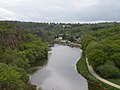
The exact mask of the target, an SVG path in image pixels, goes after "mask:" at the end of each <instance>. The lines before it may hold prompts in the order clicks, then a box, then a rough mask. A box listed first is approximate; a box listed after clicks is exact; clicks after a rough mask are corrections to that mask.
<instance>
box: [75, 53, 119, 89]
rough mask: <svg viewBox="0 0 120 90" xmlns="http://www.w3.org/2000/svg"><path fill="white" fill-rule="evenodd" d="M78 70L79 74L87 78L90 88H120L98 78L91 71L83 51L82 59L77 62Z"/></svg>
mask: <svg viewBox="0 0 120 90" xmlns="http://www.w3.org/2000/svg"><path fill="white" fill-rule="evenodd" d="M77 70H78V73H79V74H81V75H82V76H83V77H85V78H86V79H87V81H88V85H89V90H119V89H116V88H114V87H111V86H109V85H107V84H105V83H103V82H101V81H99V80H97V79H96V78H95V77H93V76H92V75H91V74H90V73H89V70H88V68H87V64H86V56H85V53H84V52H83V53H82V57H81V59H80V60H79V61H78V62H77Z"/></svg>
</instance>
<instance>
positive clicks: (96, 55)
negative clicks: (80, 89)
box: [88, 49, 108, 68]
mask: <svg viewBox="0 0 120 90" xmlns="http://www.w3.org/2000/svg"><path fill="white" fill-rule="evenodd" d="M88 60H89V62H90V64H91V65H92V66H93V67H94V68H96V67H98V66H100V65H103V64H104V63H105V62H106V61H107V60H108V57H107V55H106V54H105V53H104V52H103V51H102V50H98V49H95V50H93V51H92V52H90V53H89V55H88Z"/></svg>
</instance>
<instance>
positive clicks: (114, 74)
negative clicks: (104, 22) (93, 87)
mask: <svg viewBox="0 0 120 90" xmlns="http://www.w3.org/2000/svg"><path fill="white" fill-rule="evenodd" d="M82 48H83V50H84V51H86V53H87V55H88V60H89V62H90V64H91V65H92V66H93V68H94V69H95V70H96V71H97V72H98V73H99V74H100V75H101V76H102V77H104V78H120V26H119V24H115V25H113V26H111V27H107V28H102V29H98V30H96V31H94V32H91V33H89V34H88V35H84V36H83V38H82Z"/></svg>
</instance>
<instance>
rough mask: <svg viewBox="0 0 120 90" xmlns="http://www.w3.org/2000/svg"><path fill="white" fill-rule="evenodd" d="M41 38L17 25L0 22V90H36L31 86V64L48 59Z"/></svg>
mask: <svg viewBox="0 0 120 90" xmlns="http://www.w3.org/2000/svg"><path fill="white" fill-rule="evenodd" d="M47 51H48V47H47V44H46V43H44V42H43V41H42V40H41V39H40V38H38V37H35V36H34V35H32V34H29V33H28V32H27V31H25V30H22V29H21V28H19V27H18V26H16V25H15V24H11V23H8V22H0V90H35V87H33V86H32V85H30V84H29V75H28V74H29V73H30V72H31V70H30V67H31V64H33V63H35V62H36V61H38V60H42V59H46V58H47Z"/></svg>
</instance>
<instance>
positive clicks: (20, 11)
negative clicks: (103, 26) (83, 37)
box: [0, 0, 120, 22]
mask: <svg viewBox="0 0 120 90" xmlns="http://www.w3.org/2000/svg"><path fill="white" fill-rule="evenodd" d="M119 10H120V0H0V18H1V19H5V20H6V19H8V20H22V21H39V22H40V21H45V22H75V21H77V22H81V21H83V22H84V21H87V22H89V21H90V22H91V21H101V20H105V21H106V20H109V21H112V20H113V21H120V17H119V16H120V12H119Z"/></svg>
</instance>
